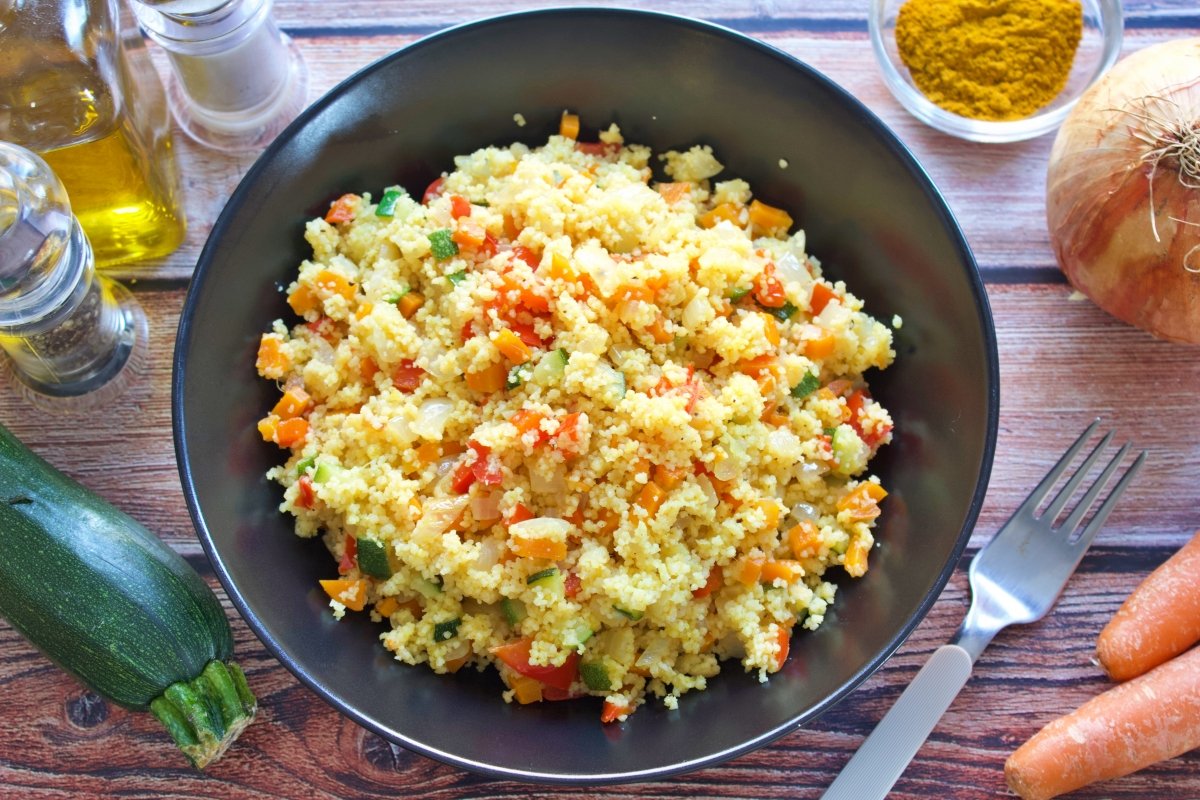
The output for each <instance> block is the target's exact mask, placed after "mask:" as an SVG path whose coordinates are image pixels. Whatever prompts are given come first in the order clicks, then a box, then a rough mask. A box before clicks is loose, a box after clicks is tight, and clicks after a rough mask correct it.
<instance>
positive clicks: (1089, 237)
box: [1046, 38, 1200, 344]
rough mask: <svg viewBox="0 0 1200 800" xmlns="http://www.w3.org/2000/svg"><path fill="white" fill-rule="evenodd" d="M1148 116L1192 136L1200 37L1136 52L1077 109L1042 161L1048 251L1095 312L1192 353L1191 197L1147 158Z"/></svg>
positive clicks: (1198, 320) (1194, 213) (1170, 163)
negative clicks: (1046, 165)
mask: <svg viewBox="0 0 1200 800" xmlns="http://www.w3.org/2000/svg"><path fill="white" fill-rule="evenodd" d="M1147 117H1150V118H1156V119H1157V118H1163V119H1165V120H1168V121H1172V124H1173V125H1176V126H1182V127H1183V128H1185V129H1186V128H1188V127H1189V126H1190V128H1191V129H1193V130H1194V129H1195V128H1196V126H1200V38H1192V39H1180V40H1177V41H1171V42H1164V43H1162V44H1157V45H1153V46H1151V47H1148V48H1146V49H1144V50H1140V51H1138V52H1136V53H1134V54H1133V55H1131V56H1129V57H1127V58H1125V59H1124V60H1122V61H1120V62H1118V63H1117V65H1116V66H1115V67H1113V68H1112V70H1110V71H1109V72H1108V74H1106V75H1105V76H1104V77H1103V78H1101V79H1100V80H1099V81H1098V82H1097V83H1096V84H1095V85H1094V86H1092V87H1091V88H1090V89H1089V90H1088V91H1087V92H1085V93H1084V95H1083V96H1082V97H1081V98H1080V100H1079V103H1078V104H1077V105H1076V106H1075V108H1074V109H1073V110H1072V112H1071V114H1070V116H1068V117H1067V120H1066V122H1064V123H1063V126H1062V128H1061V129H1060V130H1059V133H1058V137H1057V138H1056V139H1055V141H1054V147H1053V149H1052V151H1051V153H1050V167H1049V171H1048V173H1047V177H1046V219H1047V223H1048V226H1049V230H1050V240H1051V242H1052V244H1053V246H1054V254H1055V257H1056V258H1057V259H1058V263H1059V266H1060V267H1061V268H1062V271H1063V272H1064V273H1065V274H1066V276H1067V278H1068V280H1070V282H1071V284H1072V285H1074V286H1075V288H1076V289H1078V290H1079V291H1080V292H1082V293H1083V294H1085V295H1087V296H1088V297H1089V298H1091V300H1092V301H1093V302H1095V303H1096V305H1098V306H1100V308H1102V309H1104V310H1105V311H1107V312H1108V313H1110V314H1112V315H1113V316H1114V317H1117V318H1118V319H1120V320H1123V321H1125V322H1128V323H1130V324H1131V325H1135V326H1137V327H1139V328H1142V329H1143V330H1146V331H1148V332H1150V333H1151V334H1153V335H1155V336H1157V337H1159V338H1162V339H1168V340H1171V341H1177V342H1187V343H1192V344H1200V188H1196V186H1195V184H1196V183H1198V182H1197V181H1195V180H1192V179H1189V178H1186V177H1185V179H1184V181H1182V182H1181V180H1180V175H1181V173H1180V168H1179V160H1178V159H1174V158H1171V157H1169V156H1168V157H1164V158H1161V159H1158V160H1157V163H1155V162H1154V160H1153V159H1151V158H1147V157H1146V154H1147V153H1149V152H1150V151H1152V150H1154V149H1155V146H1154V145H1153V144H1148V143H1147V142H1146V141H1144V140H1143V139H1142V138H1141V137H1144V136H1147V135H1148V134H1149V133H1151V132H1150V131H1148V127H1147V124H1146V122H1145V119H1146V118H1147ZM1152 138H1153V137H1152ZM1164 141H1165V140H1164ZM1188 182H1190V183H1192V184H1193V185H1192V186H1187V185H1185V183H1188ZM1151 198H1153V209H1152V204H1151ZM1156 229H1157V238H1156V236H1155V232H1156Z"/></svg>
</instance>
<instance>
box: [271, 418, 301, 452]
mask: <svg viewBox="0 0 1200 800" xmlns="http://www.w3.org/2000/svg"><path fill="white" fill-rule="evenodd" d="M307 437H308V420H306V419H304V418H303V417H296V418H295V419H285V420H282V421H281V422H279V424H278V425H276V426H275V444H277V445H279V446H280V447H295V446H296V445H298V444H300V443H302V442H303V441H304V440H305V438H307Z"/></svg>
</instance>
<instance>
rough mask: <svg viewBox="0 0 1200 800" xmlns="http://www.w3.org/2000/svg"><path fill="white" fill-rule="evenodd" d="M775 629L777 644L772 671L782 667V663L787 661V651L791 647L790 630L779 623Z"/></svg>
mask: <svg viewBox="0 0 1200 800" xmlns="http://www.w3.org/2000/svg"><path fill="white" fill-rule="evenodd" d="M775 631H776V633H775V637H776V638H775V643H776V644H777V645H778V649H777V650H776V651H775V663H774V667H775V669H773V670H771V671H772V672H778V671H779V670H781V669H783V665H784V664H785V663H787V659H788V651H790V650H791V647H792V632H791V631H790V630H789V629H787V628H785V627H783V626H782V625H779V626H777V627H776V629H775Z"/></svg>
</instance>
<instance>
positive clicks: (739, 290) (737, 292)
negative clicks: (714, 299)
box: [729, 286, 750, 303]
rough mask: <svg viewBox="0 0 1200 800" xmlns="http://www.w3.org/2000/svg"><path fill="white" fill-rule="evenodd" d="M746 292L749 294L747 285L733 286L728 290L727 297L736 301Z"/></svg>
mask: <svg viewBox="0 0 1200 800" xmlns="http://www.w3.org/2000/svg"><path fill="white" fill-rule="evenodd" d="M748 294H750V287H749V286H747V287H744V288H743V287H741V286H735V287H734V288H732V289H730V290H729V299H730V300H732V301H733V302H735V303H736V302H737V301H739V300H741V299H742V298H743V297H745V296H746V295H748Z"/></svg>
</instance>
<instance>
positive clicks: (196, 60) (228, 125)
mask: <svg viewBox="0 0 1200 800" xmlns="http://www.w3.org/2000/svg"><path fill="white" fill-rule="evenodd" d="M272 3H273V0H131V5H132V6H133V12H134V14H135V15H136V16H137V19H138V22H139V24H140V25H141V27H142V30H144V31H145V32H146V35H147V36H149V37H150V38H151V39H152V40H153V41H155V42H157V43H158V44H159V45H160V46H161V47H162V48H163V50H165V51H166V53H167V57H168V61H169V62H170V64H171V74H170V76H169V78H168V80H167V96H168V98H169V101H170V105H171V111H172V112H173V113H174V115H175V119H176V121H177V122H178V123H179V125H180V127H182V128H183V129H184V131H186V132H187V134H188V135H189V136H191V137H192V138H193V139H195V140H196V141H197V142H199V143H200V144H202V145H205V146H206V147H211V148H213V149H215V150H223V151H225V152H230V153H245V152H255V151H258V150H261V149H262V148H263V147H265V146H266V145H267V144H269V143H270V142H271V140H273V139H274V138H275V137H276V136H277V135H279V133H280V131H282V130H283V129H284V127H286V126H287V124H288V123H289V122H291V121H292V120H293V119H295V117H296V115H297V114H299V113H300V111H301V110H302V109H303V108H304V106H305V104H306V102H307V96H308V71H307V69H306V68H305V65H304V59H303V57H302V56H301V55H300V51H299V50H298V49H297V48H296V47H295V45H294V44H293V43H292V41H291V40H290V39H289V38H288V37H287V36H285V35H284V34H283V33H282V32H281V31H280V30H279V28H278V26H276V24H275V21H274V19H272V17H271V7H272Z"/></svg>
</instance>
